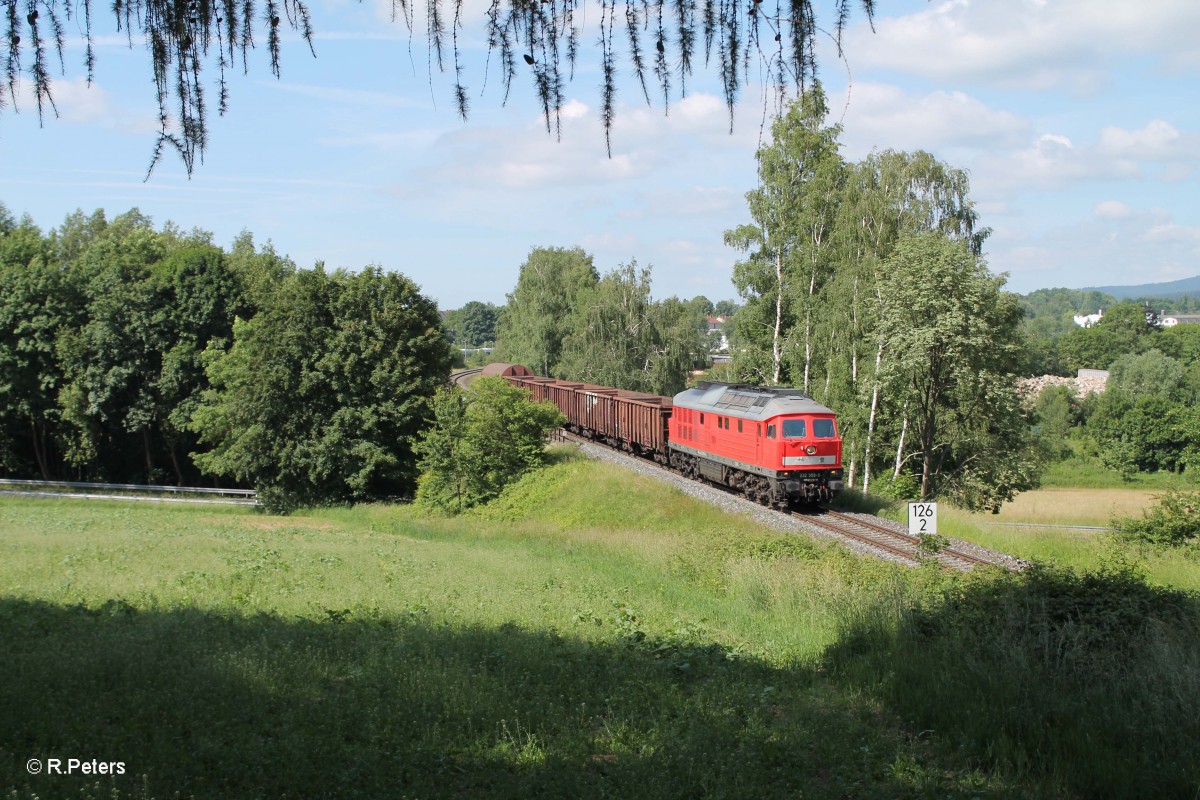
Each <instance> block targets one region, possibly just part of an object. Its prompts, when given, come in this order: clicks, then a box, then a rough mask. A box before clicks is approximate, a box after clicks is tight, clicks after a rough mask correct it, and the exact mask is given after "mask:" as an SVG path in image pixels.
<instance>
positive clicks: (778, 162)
mask: <svg viewBox="0 0 1200 800" xmlns="http://www.w3.org/2000/svg"><path fill="white" fill-rule="evenodd" d="M828 113H829V109H828V107H827V105H826V103H825V95H824V92H823V91H822V90H821V88H820V85H817V86H815V87H814V88H813V89H812V90H811V91H808V92H805V93H804V94H803V95H802V96H801V98H800V99H799V101H797V102H795V103H793V104H791V105H790V106H789V107H788V110H787V113H786V114H784V115H783V116H781V117H780V118H779V119H777V120H776V121H775V122H774V124H772V126H771V143H770V144H769V145H766V146H764V147H762V148H760V149H759V151H758V153H757V154H756V158H757V159H758V177H759V185H758V187H757V188H756V189H752V190H751V191H749V192H747V193H746V201H747V203H748V205H749V207H750V216H751V217H753V218H754V222H753V224H748V225H741V226H739V227H737V228H734V229H732V230H728V231H726V232H725V243H726V244H727V245H729V246H730V247H733V248H735V249H737V250H740V251H742V252H744V253H746V254H747V258H746V259H745V260H744V261H739V262H738V263H737V264H735V265H734V270H733V283H734V286H736V287H737V290H738V293H739V294H740V295H741V296H742V298H743V299H745V301H746V302H745V306H744V307H743V308H742V310H741V312H740V313H739V314H738V315H737V325H738V331H739V334H740V338H741V339H742V341H743V342H746V343H750V344H751V347H750V350H749V351H748V352H746V353H745V356H746V359H745V360H746V361H747V365H746V367H745V370H746V371H752V372H757V373H758V375H759V379H760V381H769V382H770V383H772V384H776V385H778V384H780V383H782V382H787V381H792V382H802V383H803V385H804V387H805V388H806V389H807V387H808V381H809V373H810V367H811V361H812V328H813V315H814V314H815V313H816V306H817V294H818V292H819V290H820V287H821V286H822V285H823V284H824V282H825V281H826V280H827V279H828V277H829V274H830V272H831V271H832V262H831V258H830V245H831V241H832V239H833V237H834V230H833V228H834V215H835V213H836V208H837V201H838V194H839V192H840V190H841V186H842V182H843V180H844V167H845V164H844V162H843V161H842V158H841V156H840V155H839V154H838V142H837V137H838V135H839V134H840V133H841V127H840V126H838V125H833V126H826V125H825V118H826V116H827V114H828ZM801 346H802V347H803V350H802V356H801V355H793V354H795V353H798V352H800V351H797V350H796V348H799V347H801ZM767 353H769V354H770V355H769V360H768V359H767V358H766V354H767ZM796 362H798V364H797V366H796V367H795V370H796V374H795V376H794V377H793V376H792V375H791V374H789V370H788V365H789V364H793V363H796Z"/></svg>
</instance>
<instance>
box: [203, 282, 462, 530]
mask: <svg viewBox="0 0 1200 800" xmlns="http://www.w3.org/2000/svg"><path fill="white" fill-rule="evenodd" d="M205 358H206V370H207V374H208V376H209V379H210V381H211V383H212V385H213V389H212V390H210V391H208V392H206V393H205V395H204V400H203V403H202V404H201V405H200V406H199V407H198V408H197V409H196V412H195V414H194V415H193V418H192V423H191V426H192V429H193V430H194V431H195V432H196V433H197V434H199V437H200V441H201V443H202V444H205V445H208V446H211V447H212V449H211V451H209V452H207V453H198V454H196V456H195V460H196V463H197V465H198V466H199V467H200V468H201V469H202V470H204V471H205V472H208V473H211V474H215V475H224V476H228V477H231V478H234V479H236V480H238V481H243V482H245V483H248V484H251V485H253V486H255V487H256V488H257V489H258V490H259V492H260V493H261V496H262V498H263V500H264V502H265V503H266V504H267V505H268V506H269V507H272V508H275V509H280V510H284V509H288V508H292V507H295V506H298V505H301V504H314V503H330V502H345V501H356V500H366V499H370V498H374V497H379V496H397V495H407V494H410V493H411V492H412V491H413V489H414V488H415V484H416V477H417V476H416V470H415V466H414V459H413V455H412V447H413V444H414V442H415V441H416V438H417V436H418V435H419V433H420V431H421V430H422V428H423V427H424V426H425V423H426V420H427V419H428V417H429V413H430V408H429V404H430V401H431V399H432V397H433V395H434V393H435V392H436V391H437V389H438V387H439V386H441V385H442V384H443V383H444V382H445V380H446V378H447V376H448V374H449V365H450V347H449V345H448V343H447V342H446V340H445V338H444V337H443V336H442V334H441V324H440V319H439V316H438V312H437V307H436V306H435V305H434V303H433V302H432V301H430V300H429V299H428V298H426V297H424V296H422V295H421V294H420V293H419V292H418V291H417V287H416V285H415V284H413V282H412V281H411V280H409V279H408V278H406V277H404V276H402V275H399V274H397V273H394V272H384V271H383V270H382V269H380V268H378V267H370V268H367V269H365V270H363V271H362V272H360V273H357V274H348V273H344V272H337V273H334V274H333V275H328V274H326V273H325V272H324V270H323V269H321V268H319V267H318V268H317V269H314V270H299V271H297V272H296V273H294V274H292V275H290V276H289V277H288V278H287V279H286V280H285V281H284V283H283V285H282V286H280V287H279V289H277V290H276V291H275V292H274V293H272V295H271V296H270V298H269V299H268V301H267V304H266V306H265V307H264V308H263V309H262V310H261V311H260V312H259V313H258V314H257V315H256V316H254V317H253V318H251V319H249V320H239V321H238V322H236V323H235V324H234V328H233V341H232V345H231V346H230V347H229V349H228V350H224V349H222V348H220V347H219V346H218V345H215V344H214V345H210V347H209V348H208V352H207V353H206V355H205Z"/></svg>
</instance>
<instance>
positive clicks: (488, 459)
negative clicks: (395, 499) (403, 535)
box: [415, 378, 564, 514]
mask: <svg viewBox="0 0 1200 800" xmlns="http://www.w3.org/2000/svg"><path fill="white" fill-rule="evenodd" d="M563 422H564V418H563V415H562V413H561V412H560V411H559V410H558V408H557V407H556V406H555V405H554V404H553V403H549V402H541V403H535V402H534V401H533V399H532V398H531V397H530V396H529V393H528V392H527V391H525V390H524V389H520V388H518V387H516V386H513V385H511V384H510V383H508V381H506V380H504V379H503V378H480V379H478V380H476V381H475V382H474V383H472V384H471V385H470V386H469V387H467V389H466V390H465V391H464V390H459V389H458V388H457V387H451V388H447V389H442V390H441V391H439V392H438V394H437V395H436V396H435V397H434V400H433V424H432V425H431V426H430V427H429V428H428V429H426V431H425V433H424V435H423V436H422V437H421V439H420V441H419V442H418V443H417V445H416V448H415V449H416V453H417V455H418V456H420V459H421V460H420V462H419V464H418V466H419V468H420V470H421V480H420V486H419V488H418V490H417V502H418V503H420V504H422V505H425V506H427V507H430V508H437V509H441V510H443V511H448V512H450V513H452V514H458V513H460V512H462V511H465V510H466V509H468V508H471V507H472V506H476V505H480V504H482V503H486V502H488V501H489V500H492V499H493V498H495V497H497V496H498V495H499V494H500V492H501V491H503V489H504V487H505V486H507V485H508V484H509V483H511V482H512V481H514V480H516V479H517V478H519V477H520V476H521V475H523V474H524V473H525V472H527V471H528V470H530V469H534V468H535V467H538V466H541V465H542V464H544V463H545V459H546V455H545V453H546V445H545V435H546V433H548V432H549V431H551V430H553V429H554V428H557V427H558V426H560V425H562V423H563Z"/></svg>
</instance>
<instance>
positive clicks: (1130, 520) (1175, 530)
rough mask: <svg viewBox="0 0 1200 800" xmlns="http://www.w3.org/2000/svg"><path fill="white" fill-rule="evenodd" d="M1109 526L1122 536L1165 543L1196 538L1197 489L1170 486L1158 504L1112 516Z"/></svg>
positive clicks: (1199, 534)
mask: <svg viewBox="0 0 1200 800" xmlns="http://www.w3.org/2000/svg"><path fill="white" fill-rule="evenodd" d="M1112 528H1113V530H1114V531H1116V533H1117V535H1118V536H1120V537H1121V538H1123V539H1127V540H1129V541H1133V542H1145V543H1147V544H1152V545H1160V546H1165V547H1181V546H1183V545H1187V544H1191V543H1194V542H1198V541H1200V491H1193V492H1186V491H1183V490H1181V489H1177V488H1174V487H1172V488H1170V489H1168V490H1167V493H1166V494H1163V495H1159V498H1158V504H1157V505H1155V506H1153V507H1152V508H1150V509H1149V510H1148V511H1145V512H1143V514H1142V516H1141V517H1140V518H1138V517H1115V518H1114V519H1113V521H1112Z"/></svg>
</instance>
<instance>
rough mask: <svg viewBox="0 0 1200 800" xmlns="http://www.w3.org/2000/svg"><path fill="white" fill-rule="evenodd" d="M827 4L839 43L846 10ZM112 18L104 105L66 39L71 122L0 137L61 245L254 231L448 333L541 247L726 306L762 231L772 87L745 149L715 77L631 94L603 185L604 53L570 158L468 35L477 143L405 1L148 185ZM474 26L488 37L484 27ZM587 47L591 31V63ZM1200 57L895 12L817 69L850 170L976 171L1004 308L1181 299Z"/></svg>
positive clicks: (16, 204)
mask: <svg viewBox="0 0 1200 800" xmlns="http://www.w3.org/2000/svg"><path fill="white" fill-rule="evenodd" d="M816 5H817V8H818V10H819V11H818V13H819V15H821V16H819V20H820V21H821V22H824V23H826V24H829V23H830V22H831V3H829V2H828V0H817V1H816ZM102 6H103V4H97V9H98V13H96V14H95V18H94V19H95V27H94V33H95V35H96V36H97V41H98V44H99V48H98V54H97V56H98V63H97V67H96V81H95V83H94V85H93V86H92V87H91V88H86V87H85V86H84V81H83V71H82V67H81V65H82V60H83V51H82V47H81V46H80V44H79V41H78V39H77V38H71V37H70V36H69V37H68V40H67V45H68V49H67V51H66V74H65V75H63V76H59V77H58V79H57V82H56V84H55V100H56V103H57V106H58V111H59V116H58V117H57V118H54V117H52V116H48V117H47V118H46V120H45V121H44V124H43V125H42V126H41V127H39V124H38V118H37V112H36V107H35V106H34V104H33V103H32V102H31V100H30V97H29V95H28V86H25V87H23V88H22V90H20V91H19V92H18V101H19V106H18V108H19V113H14V112H13V109H12V107H11V106H10V107H8V108H6V109H5V110H3V111H0V201H2V202H4V203H5V204H6V205H7V206H8V208H9V209H10V211H12V212H14V213H16V214H18V215H19V214H21V213H29V214H30V215H31V216H32V217H33V218H34V220H35V221H36V222H37V223H38V224H39V225H41V226H42V227H43V228H44V229H48V228H51V227H54V226H56V225H58V224H59V223H60V222H61V221H62V219H63V218H64V217H65V216H66V215H67V214H68V213H70V212H71V211H73V210H75V209H76V208H82V209H83V210H84V211H87V212H90V211H92V210H94V209H96V208H103V209H105V210H106V212H108V214H109V215H110V216H112V215H115V214H118V213H121V212H123V211H126V210H128V209H129V208H132V207H135V206H136V207H138V208H139V209H141V211H142V212H143V213H145V214H147V215H149V216H151V217H152V218H153V219H154V220H155V222H156V223H157V224H162V223H165V222H167V221H168V220H170V221H174V222H175V223H177V224H179V225H181V226H183V227H185V228H191V227H199V228H202V229H204V230H208V231H211V232H212V233H213V234H214V235H215V240H216V242H217V243H218V244H221V245H228V244H229V243H230V242H231V241H232V240H233V238H234V237H235V236H236V235H237V234H238V232H239V231H241V230H243V229H248V230H250V231H252V232H253V233H254V235H255V239H256V241H257V242H259V243H262V242H265V241H267V240H271V241H272V242H273V243H274V245H275V247H276V249H277V250H279V251H280V252H282V253H285V254H287V255H289V256H290V257H292V258H293V259H294V260H295V261H296V262H297V263H298V264H299V265H301V266H311V265H312V264H313V263H314V262H315V261H318V260H320V261H324V262H325V264H326V265H327V266H328V267H339V266H344V267H349V268H352V269H358V268H361V267H363V266H366V265H368V264H380V265H382V266H384V267H386V268H388V269H396V270H399V271H401V272H404V273H405V274H407V275H409V276H411V277H412V278H413V279H414V280H415V281H416V282H417V283H419V284H420V285H421V286H422V287H423V289H424V290H425V291H426V293H428V294H429V295H431V296H432V297H434V298H436V299H437V300H438V302H439V303H440V304H441V305H442V307H444V308H454V307H457V306H460V305H462V304H463V303H464V302H466V301H468V300H484V301H490V302H495V303H502V302H504V295H505V293H506V292H508V291H511V290H512V288H513V286H514V285H515V283H516V279H517V273H518V270H519V267H520V265H521V263H522V262H523V261H524V259H525V256H526V255H527V254H528V252H529V250H530V248H531V247H535V246H543V245H556V246H574V245H579V246H581V247H583V248H584V249H585V250H587V251H588V252H589V253H591V254H593V255H594V256H595V259H596V264H597V266H598V267H599V268H600V269H601V270H602V271H606V270H609V269H612V268H614V267H616V266H617V265H618V264H621V263H626V262H628V261H630V260H631V259H636V260H637V261H638V263H639V264H641V265H643V266H646V265H650V266H652V267H653V279H654V293H655V295H656V296H659V297H663V296H667V295H679V296H683V297H691V296H694V295H697V294H704V295H706V296H708V297H709V298H710V299H712V300H719V299H724V298H733V297H735V291H734V289H733V286H732V284H731V282H730V275H731V272H732V267H733V263H734V262H735V261H736V259H737V257H738V254H737V253H736V252H734V251H732V250H730V249H729V248H726V247H725V246H724V245H723V244H722V234H723V232H724V231H725V230H726V229H728V228H732V227H734V226H736V225H739V224H741V223H743V222H748V221H750V220H749V215H748V212H747V210H746V205H745V199H744V196H745V193H746V192H747V191H748V190H749V189H751V188H753V186H754V185H755V182H756V171H755V166H756V165H755V161H754V151H755V149H756V148H757V147H758V146H759V144H760V142H761V139H760V136H761V135H762V134H761V131H762V130H763V127H764V122H763V103H762V94H761V87H759V86H758V85H756V84H751V85H748V86H746V87H744V88H743V94H742V96H743V101H742V102H741V103H740V104H739V106H738V107H737V110H736V119H735V128H734V132H733V134H732V135H731V134H730V133H729V131H728V114H727V110H726V108H725V106H724V103H723V101H722V100H721V99H720V97H719V95H718V93H717V89H716V82H715V80H714V76H712V75H707V74H704V73H702V72H698V74H697V75H695V76H694V77H693V78H692V79H691V80H690V81H689V89H690V91H689V96H688V97H687V98H686V99H683V100H680V99H675V100H674V101H673V103H672V105H671V109H670V114H669V115H664V114H663V109H662V107H661V105H656V106H654V107H647V106H646V105H645V104H644V102H643V101H642V98H641V94H640V90H638V89H637V88H635V86H634V85H633V84H632V83H630V82H629V75H628V69H625V70H624V79H625V80H624V82H622V83H621V85H620V94H619V96H618V102H619V107H618V116H617V122H616V125H615V128H614V131H613V157H612V158H611V159H610V158H608V157H607V155H606V153H605V147H604V137H603V130H602V128H601V125H600V122H599V113H598V106H599V89H598V86H599V82H600V79H599V76H598V72H597V65H596V61H595V60H594V59H593V58H592V57H591V53H590V51H589V52H587V53H585V55H584V56H583V60H582V62H581V64H580V68H579V69H578V70H577V74H576V76H575V80H574V82H573V83H571V84H570V85H569V86H568V87H567V92H566V96H567V97H568V98H569V100H568V102H567V105H566V107H565V109H564V125H563V133H562V140H561V141H555V140H554V139H553V138H552V137H549V136H547V134H546V132H545V129H544V127H543V123H542V120H541V118H540V114H539V110H538V107H537V105H536V103H535V102H534V96H533V91H532V88H531V84H530V80H529V78H528V76H527V75H525V74H522V75H520V76H519V77H518V79H517V82H516V84H515V85H514V88H513V93H512V95H511V96H510V98H509V101H508V104H507V106H505V105H503V91H502V87H501V86H500V81H499V78H498V75H497V74H496V72H495V68H494V67H495V65H494V64H493V69H492V74H491V75H489V76H488V86H487V88H486V90H483V91H481V90H482V89H483V82H484V69H483V64H484V61H483V58H484V55H485V54H484V53H483V51H482V49H481V48H479V47H478V45H480V44H481V42H482V36H481V31H482V26H481V24H480V23H479V22H476V23H474V24H473V25H470V26H468V28H467V30H466V31H465V32H464V41H465V42H466V45H467V48H468V51H469V52H468V59H469V61H468V65H469V72H468V74H467V77H466V82H467V85H468V88H469V89H470V90H471V106H472V113H471V116H470V119H469V120H468V121H467V122H465V123H464V122H462V121H461V120H460V119H459V118H458V116H457V115H456V113H455V110H454V107H453V102H452V96H451V93H450V83H449V80H448V79H447V78H446V77H445V76H440V75H437V74H435V75H434V78H433V86H432V87H431V86H430V82H429V77H428V73H427V66H426V48H425V40H424V36H423V34H422V33H421V32H420V29H418V32H417V33H416V34H414V35H413V36H412V38H411V40H410V37H409V34H408V32H407V29H406V28H405V26H404V25H403V23H392V22H390V21H389V17H390V3H385V2H382V0H364V2H362V3H357V2H350V1H349V0H311V6H310V7H311V9H312V12H313V22H314V27H315V28H316V30H317V37H316V41H315V48H316V52H317V58H316V59H315V60H314V59H313V58H312V56H311V55H310V54H309V52H308V49H307V46H305V45H304V44H303V43H302V42H300V41H299V40H297V39H295V38H294V37H293V38H290V39H288V40H287V41H285V44H284V52H283V59H282V61H283V73H282V78H281V79H279V80H276V79H275V78H273V77H272V76H271V74H270V72H269V69H268V61H267V53H266V51H265V48H261V47H260V49H259V50H257V51H255V52H253V53H252V54H251V64H250V73H249V74H248V75H242V74H240V73H235V74H234V75H233V78H232V80H231V101H230V113H229V114H227V115H226V116H225V117H217V116H215V115H214V116H213V118H212V120H211V127H210V146H209V148H208V151H207V152H206V154H205V157H204V163H203V164H202V165H198V167H197V169H196V171H195V174H194V175H193V177H192V178H191V179H190V180H188V178H187V177H186V175H185V173H184V171H183V168H182V165H181V164H179V163H178V162H177V161H173V160H171V159H170V157H168V158H167V159H166V160H165V161H164V162H163V163H162V164H161V165H160V166H159V167H158V168H157V170H156V171H155V173H154V175H153V176H152V177H151V178H150V180H149V181H147V182H143V180H142V178H143V176H144V174H145V170H146V166H147V164H148V162H149V158H150V154H151V149H152V146H153V143H154V136H155V130H156V119H157V114H156V106H155V103H154V94H153V84H152V82H151V75H150V72H149V62H148V58H147V55H146V51H145V48H144V46H143V45H142V44H141V43H140V42H135V44H134V47H133V49H132V50H130V49H129V48H128V46H127V45H126V43H125V40H124V37H123V35H118V34H117V33H116V31H115V26H114V23H113V22H112V18H111V15H110V13H109V12H107V11H106V10H103V9H102ZM466 7H467V8H468V10H471V9H475V11H476V13H475V16H474V17H473V19H475V20H477V21H481V20H482V18H483V15H482V9H483V8H486V3H482V2H480V1H479V0H468V2H467V4H466ZM598 21H599V14H598V11H596V7H590V8H588V9H587V15H586V22H585V30H584V35H583V41H584V42H585V43H590V42H592V41H594V39H595V37H596V35H597V34H598V30H597V23H598ZM417 24H418V26H420V25H421V24H422V22H421V20H420V19H418V20H417ZM73 26H74V22H72V23H71V24H70V25H69V26H68V31H69V32H71V31H74V27H73ZM1198 32H1200V3H1196V2H1195V0H1150V2H1143V3H1130V2H1128V0H1056V1H1055V2H1049V0H952V1H951V2H939V1H938V0H932V2H903V1H899V0H879V2H878V3H877V17H876V20H875V31H874V32H871V31H870V30H869V29H868V28H867V26H866V25H865V22H864V20H863V18H862V15H861V13H856V14H855V16H854V17H853V21H852V24H851V26H850V28H849V29H848V31H847V33H846V36H845V41H844V46H845V61H844V62H843V61H839V60H838V58H837V55H836V52H835V51H834V50H833V48H832V46H831V45H830V44H829V43H828V42H827V43H826V44H825V45H824V47H823V52H822V54H821V56H822V57H821V62H820V63H821V77H822V79H823V81H824V83H825V86H826V90H827V92H828V93H829V95H830V107H831V108H832V109H833V113H832V117H833V121H840V122H841V124H842V125H843V126H844V133H843V136H842V142H843V145H844V148H843V152H844V154H845V155H846V157H847V158H851V159H857V158H861V157H863V156H865V155H866V154H867V153H869V152H870V151H871V149H872V148H880V149H882V148H889V147H891V148H897V149H907V150H914V149H918V148H919V149H925V150H929V151H930V152H932V153H934V154H935V155H937V156H938V157H939V158H941V159H942V160H944V161H947V162H948V163H950V164H952V165H953V166H956V167H961V168H965V169H967V170H969V171H970V173H971V179H972V195H973V197H974V198H975V200H976V202H977V204H978V207H979V210H980V214H981V218H982V222H983V224H985V225H987V226H989V227H991V228H993V229H994V234H993V236H992V238H991V239H990V240H989V242H988V244H987V247H986V252H985V255H986V257H987V260H988V263H989V265H990V267H991V269H992V270H993V271H995V272H1007V273H1009V276H1010V277H1009V283H1008V288H1009V289H1011V290H1013V291H1017V292H1022V293H1024V292H1029V291H1032V290H1034V289H1037V288H1042V287H1051V286H1067V287H1073V288H1077V287H1082V286H1095V285H1110V284H1133V283H1145V282H1154V281H1167V280H1175V279H1178V278H1183V277H1190V276H1193V275H1197V274H1200V191H1198V189H1200V90H1198V88H1197V87H1200V44H1198V43H1197V40H1196V34H1197V33H1198ZM212 96H213V97H214V98H215V88H214V89H213V90H212ZM767 127H769V122H768V123H767Z"/></svg>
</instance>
